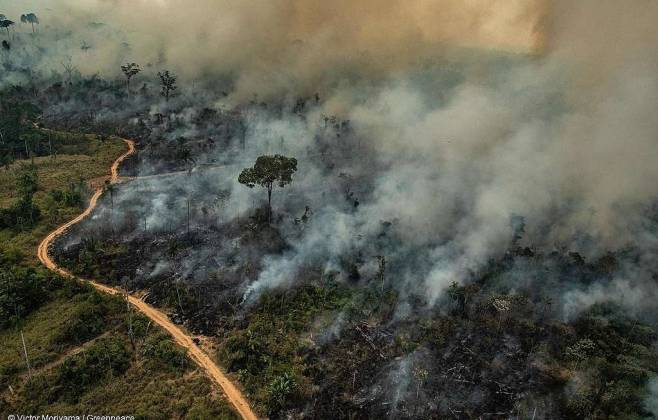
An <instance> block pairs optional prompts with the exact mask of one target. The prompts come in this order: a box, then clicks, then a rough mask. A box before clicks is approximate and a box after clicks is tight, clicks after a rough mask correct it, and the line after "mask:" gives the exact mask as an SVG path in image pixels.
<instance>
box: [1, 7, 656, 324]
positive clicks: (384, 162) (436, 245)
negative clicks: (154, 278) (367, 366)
mask: <svg viewBox="0 0 658 420" xmlns="http://www.w3.org/2000/svg"><path fill="white" fill-rule="evenodd" d="M37 6H38V7H37ZM3 7H7V6H5V5H3ZM9 7H10V9H9V11H8V12H7V14H9V13H10V12H12V11H13V9H15V8H16V6H15V5H10V6H9ZM21 7H23V6H21ZM25 7H27V6H25ZM3 10H4V8H3ZM34 11H35V12H37V14H41V15H42V16H43V18H42V21H43V22H44V24H43V25H42V26H43V28H41V31H42V33H45V32H46V31H47V30H48V29H47V27H48V25H50V27H51V28H62V27H66V28H72V34H70V36H68V37H66V38H65V39H64V40H63V41H62V42H61V43H53V44H49V47H48V49H47V56H48V57H50V58H49V59H47V60H45V61H44V63H43V65H44V69H45V68H48V66H52V68H58V69H59V70H60V71H61V68H60V67H61V65H60V63H59V62H58V61H57V60H61V58H57V59H55V58H54V57H59V56H61V54H62V51H65V50H68V49H71V52H70V53H69V55H70V56H71V60H72V62H74V63H75V65H76V66H77V68H78V70H80V72H82V73H83V74H90V73H94V72H97V71H98V72H100V73H101V74H104V75H113V74H117V73H118V66H119V64H120V63H122V62H125V61H139V62H140V63H143V65H144V66H145V67H146V69H147V70H148V71H150V72H153V71H156V70H159V69H161V68H165V67H166V68H171V69H173V70H174V71H175V72H177V73H179V74H180V75H181V76H182V77H181V80H182V81H185V82H186V83H188V85H189V84H191V83H193V82H196V81H199V84H200V85H203V84H204V83H205V84H210V83H214V82H216V81H217V82H218V83H219V82H221V83H219V84H221V85H222V86H226V90H227V91H228V93H229V96H228V97H226V98H223V97H222V98H214V99H206V98H202V99H198V97H195V96H194V95H192V94H190V95H189V97H187V98H179V101H180V103H181V104H183V103H184V101H188V103H187V104H186V105H184V106H185V107H186V108H185V109H183V110H180V109H179V110H177V111H173V110H172V111H171V115H169V117H170V118H175V119H178V120H180V121H182V123H181V125H182V127H183V128H181V130H180V131H176V132H175V133H172V134H169V135H167V136H168V137H167V138H168V140H174V138H175V137H176V136H179V135H186V136H190V137H194V136H199V137H200V136H201V135H202V133H203V135H206V134H209V133H208V132H206V131H203V130H199V129H198V128H197V127H194V126H193V124H191V123H189V120H190V118H189V115H192V114H194V112H195V111H194V106H195V104H194V100H197V101H199V102H204V103H203V104H201V103H199V104H197V105H198V106H199V107H201V106H205V105H212V106H215V107H217V108H221V109H226V108H228V107H230V106H232V105H235V104H241V103H245V102H246V101H247V100H249V99H252V98H253V96H254V95H255V94H257V95H258V98H259V100H268V99H271V98H278V99H279V100H281V97H283V98H284V100H285V98H286V97H288V98H289V99H290V100H291V101H292V98H294V97H296V96H298V95H310V94H313V93H315V92H316V91H317V92H320V93H321V96H322V101H321V102H320V103H319V104H317V105H316V106H313V107H311V108H310V109H309V110H308V111H307V114H306V115H305V118H304V119H300V118H299V117H298V116H297V115H294V114H290V113H284V114H281V113H277V112H272V111H271V110H258V109H256V110H253V111H251V112H250V113H249V114H248V115H247V116H246V118H245V121H246V126H247V128H246V133H247V134H246V136H247V139H246V147H245V149H244V150H241V149H239V148H236V150H229V151H227V150H222V151H221V152H220V153H219V156H213V158H215V159H220V160H221V159H226V157H227V156H228V155H230V156H239V159H238V160H239V162H244V164H243V165H242V166H243V167H244V166H249V163H248V162H249V161H252V160H253V159H255V157H257V156H258V155H259V154H263V153H275V152H276V153H278V152H283V153H285V154H289V155H291V156H295V157H297V158H298V159H299V160H300V170H299V173H298V174H296V176H295V182H294V184H293V185H292V186H291V187H289V188H288V190H289V194H288V193H285V195H284V194H281V195H279V196H276V195H275V204H276V206H277V207H278V208H279V209H280V210H281V211H282V212H286V213H288V214H293V213H294V214H298V213H300V212H302V211H303V209H304V206H305V205H309V206H310V207H311V208H312V209H313V210H314V215H313V217H312V220H311V222H310V224H309V226H308V227H307V228H306V229H305V230H304V231H303V233H302V234H299V232H298V230H297V228H296V227H294V225H293V224H292V223H289V224H283V225H282V226H281V230H282V234H283V235H284V237H285V238H287V239H290V241H291V247H290V249H288V250H287V251H286V252H285V253H284V254H282V255H275V256H272V257H268V258H267V260H266V263H265V264H264V266H265V267H266V268H265V269H264V270H263V271H262V272H261V273H260V275H259V277H258V279H256V280H255V281H254V282H253V283H251V284H249V285H248V286H247V287H246V290H247V292H246V293H245V297H246V298H248V297H249V296H251V294H252V293H254V292H257V291H259V290H264V289H267V288H271V287H277V286H280V285H287V284H289V283H290V282H291V281H292V279H293V277H294V273H295V271H296V270H297V269H299V267H300V266H302V265H305V264H313V263H316V264H325V265H326V270H327V271H329V270H331V269H333V268H335V267H336V266H337V264H338V263H337V261H338V260H339V259H340V257H341V256H343V255H345V254H346V253H350V252H352V251H353V250H354V249H367V252H368V254H367V258H366V259H372V257H373V256H374V255H378V254H379V253H384V254H385V255H387V256H388V258H389V260H390V264H389V266H390V267H391V268H390V269H391V270H392V274H391V276H392V277H394V278H395V281H396V282H398V283H399V284H405V285H410V286H411V289H414V290H423V294H425V295H426V296H428V297H429V300H430V301H435V300H437V299H440V297H441V295H442V293H443V292H444V291H445V289H446V287H447V286H448V285H450V284H451V283H452V282H453V281H457V282H463V281H467V279H468V278H469V276H470V275H471V273H473V272H474V271H477V270H478V269H479V268H480V267H481V266H482V265H484V264H485V263H486V262H487V261H488V260H489V259H491V258H497V257H500V256H501V255H502V254H504V253H505V251H506V250H507V249H508V247H509V246H510V244H511V242H512V233H511V229H510V218H511V217H512V216H514V215H521V216H523V217H524V218H525V235H524V236H523V238H522V244H523V245H529V246H534V247H537V248H538V249H542V250H548V251H550V250H552V249H555V248H559V247H563V248H566V249H569V250H577V251H578V252H580V253H582V254H583V255H586V256H588V257H590V256H591V257H596V256H600V255H602V254H603V253H605V252H607V251H609V250H619V249H622V248H625V247H629V246H631V247H638V248H640V249H642V250H644V253H645V255H643V256H642V258H640V259H639V261H640V262H641V264H640V265H639V267H637V268H636V270H638V271H639V274H638V273H637V272H636V273H634V274H632V275H629V276H627V273H628V272H627V271H625V272H623V273H620V274H619V276H620V278H616V279H613V280H610V283H609V284H602V285H599V286H596V287H592V288H590V289H589V290H584V291H583V290H577V291H568V292H566V298H567V303H565V305H564V306H565V309H564V312H565V316H566V317H569V316H571V314H572V312H573V309H572V306H571V304H570V303H569V302H575V304H574V305H575V306H577V307H582V306H587V305H590V304H591V303H592V302H596V301H599V300H601V299H604V298H605V296H606V294H608V292H607V291H608V290H618V289H619V288H624V289H629V290H635V291H637V292H634V293H631V294H629V296H631V298H630V299H628V306H636V304H637V301H638V300H642V299H644V300H643V302H644V303H643V305H645V306H647V305H650V303H649V302H647V301H646V297H647V296H652V293H650V292H649V293H647V290H649V291H654V293H655V283H651V281H652V280H651V278H652V276H651V273H652V272H655V269H656V267H655V263H654V262H653V259H652V258H651V256H652V255H653V256H655V254H654V252H655V249H656V233H655V226H653V225H652V224H651V222H650V221H648V219H647V217H646V215H647V212H648V211H649V210H650V208H651V206H652V205H653V204H654V202H655V199H656V197H658V184H656V182H655V180H656V179H658V165H656V164H655V162H656V161H657V158H658V147H657V141H658V140H657V138H656V133H658V120H657V119H656V118H655V117H654V116H653V112H654V110H655V109H656V105H658V76H657V74H656V72H655V68H656V67H657V65H658V52H657V51H656V49H655V45H657V44H658V30H656V28H655V24H654V23H655V22H656V21H658V4H656V3H655V2H652V1H641V0H638V1H636V2H633V3H632V5H630V6H629V5H628V4H625V5H622V4H620V3H619V2H615V1H612V0H603V1H594V0H584V1H579V2H576V3H574V2H572V1H562V0H556V1H550V2H540V1H536V2H522V1H505V2H503V1H495V0H472V1H468V2H463V1H461V2H458V1H447V0H445V1H440V2H432V1H420V0H419V1H412V2H402V1H391V2H386V3H385V4H382V3H381V2H376V1H359V2H347V1H344V2H343V1H338V2H331V3H327V2H321V1H315V0H312V1H292V0H290V1H282V2H265V1H256V2H234V1H228V0H227V1H222V2H217V1H196V2H193V3H191V2H190V4H186V5H184V6H181V5H180V4H179V3H174V2H173V1H166V0H163V1H140V2H122V1H114V2H105V1H86V2H79V1H76V2H73V1H66V0H61V1H51V2H48V3H47V6H44V3H41V2H40V3H39V5H34ZM16 12H18V11H16ZM92 22H95V23H94V24H90V23H92ZM100 23H102V24H100ZM42 36H43V35H42ZM83 41H86V42H88V43H89V44H90V45H92V47H93V48H92V49H91V50H90V51H87V52H84V51H81V50H80V48H79V47H78V46H79V44H80V43H81V42H83ZM535 52H541V54H540V55H539V54H537V55H535V54H528V53H535ZM523 53H525V54H523ZM501 57H502V58H501ZM198 89H201V88H198ZM188 92H195V93H196V92H197V91H195V90H193V88H190V87H188ZM208 97H209V98H212V95H208ZM208 102H210V103H208ZM174 107H175V105H172V106H169V108H171V109H173V108H174ZM169 108H168V107H167V106H164V105H162V106H159V107H154V112H155V111H157V112H164V113H165V114H167V113H168V112H169V111H168V110H169ZM323 115H325V116H326V115H337V116H338V117H339V118H341V119H344V120H349V121H350V132H349V134H346V135H345V136H344V137H342V138H341V140H340V141H341V142H344V144H343V145H342V146H340V147H343V146H344V149H345V150H347V152H345V153H344V155H341V156H340V159H339V160H338V164H337V167H335V168H334V170H333V171H331V172H329V171H327V170H326V168H324V167H323V166H322V164H321V162H319V161H318V160H314V159H312V158H308V159H306V158H305V156H313V155H316V154H317V153H318V152H320V150H318V145H317V142H316V139H317V138H318V137H322V138H326V137H327V136H329V135H332V133H328V132H327V131H326V129H325V124H323V119H322V117H323ZM282 138H283V139H284V141H283V142H280V139H282ZM338 143H339V140H336V144H337V147H338ZM240 169H241V166H240V165H237V166H236V167H235V169H234V172H232V173H231V172H229V173H228V174H227V177H226V179H229V180H234V179H235V178H236V176H237V173H238V172H239V170H240ZM340 174H345V175H346V177H342V178H341V177H339V175H340ZM350 179H351V180H352V181H346V180H350ZM193 185H195V184H192V186H193ZM203 185H204V184H203V183H200V184H199V185H198V188H199V189H203V188H204V187H203ZM224 187H225V188H227V189H229V190H231V192H232V193H231V197H230V199H229V201H228V203H227V207H226V210H225V211H226V214H240V213H241V212H244V211H245V209H248V208H249V207H250V205H251V204H253V202H254V196H255V197H260V196H258V195H256V194H257V192H251V191H248V190H246V189H245V188H244V187H242V186H240V185H237V184H236V183H235V182H233V183H232V184H231V183H228V184H227V185H225V186H224ZM347 187H349V188H350V189H352V190H353V191H354V192H355V194H356V196H358V197H359V199H360V206H359V208H358V210H354V209H353V207H351V206H350V205H348V204H347V203H346V201H345V200H344V199H343V197H342V194H343V191H344V190H345V188H347ZM257 199H258V198H257ZM165 201H166V196H164V197H163V196H159V197H158V198H157V199H155V200H154V201H153V202H152V203H150V205H149V206H148V208H152V209H156V211H155V212H153V213H152V215H151V217H152V219H153V220H149V221H148V223H149V225H153V226H157V225H158V223H159V222H161V221H162V220H166V217H165V216H164V215H163V216H162V218H161V219H160V218H158V217H156V215H158V214H161V213H164V212H165V210H166V206H164V205H163V204H162V203H164V202H165ZM181 217H182V216H181ZM383 223H390V228H387V229H388V230H387V234H386V235H385V236H386V239H385V240H380V241H375V240H373V238H380V237H381V235H382V229H383V228H382V226H383ZM293 238H294V241H293ZM204 255H205V254H204ZM367 264H369V262H368V263H364V264H363V265H364V271H365V272H367V271H368V269H367ZM370 271H372V270H370ZM628 282H631V283H630V284H629V283H628ZM634 282H635V283H634ZM640 306H641V307H642V305H640Z"/></svg>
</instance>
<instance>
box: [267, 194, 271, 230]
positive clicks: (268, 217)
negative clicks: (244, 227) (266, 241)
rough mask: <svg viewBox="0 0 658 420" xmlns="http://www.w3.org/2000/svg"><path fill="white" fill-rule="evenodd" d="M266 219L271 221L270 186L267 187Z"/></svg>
mask: <svg viewBox="0 0 658 420" xmlns="http://www.w3.org/2000/svg"><path fill="white" fill-rule="evenodd" d="M267 220H268V223H270V224H271V223H272V186H271V185H270V186H269V187H267Z"/></svg>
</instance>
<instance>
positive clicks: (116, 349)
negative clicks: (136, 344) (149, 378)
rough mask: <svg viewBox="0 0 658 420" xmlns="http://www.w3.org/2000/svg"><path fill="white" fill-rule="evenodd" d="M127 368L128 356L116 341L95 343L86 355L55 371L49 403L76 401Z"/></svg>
mask: <svg viewBox="0 0 658 420" xmlns="http://www.w3.org/2000/svg"><path fill="white" fill-rule="evenodd" d="M129 366H130V353H129V351H128V349H126V347H125V345H124V343H123V341H122V340H120V339H119V338H106V339H101V340H98V342H97V343H94V344H93V345H92V346H91V347H90V348H89V349H88V350H87V351H84V352H82V353H80V354H78V355H75V356H73V357H70V358H68V359H66V360H65V361H64V363H62V364H61V365H60V366H59V368H58V369H57V373H56V375H55V378H54V380H53V383H52V384H51V387H50V398H49V400H50V401H53V400H54V399H60V398H61V399H64V400H66V401H68V402H76V401H77V399H78V398H79V397H80V396H81V395H83V394H84V393H85V392H86V391H88V390H89V389H90V388H92V387H93V386H95V385H97V384H98V383H100V382H102V381H103V380H104V379H107V378H112V377H114V376H118V375H121V374H122V373H123V372H125V371H126V369H128V367H129Z"/></svg>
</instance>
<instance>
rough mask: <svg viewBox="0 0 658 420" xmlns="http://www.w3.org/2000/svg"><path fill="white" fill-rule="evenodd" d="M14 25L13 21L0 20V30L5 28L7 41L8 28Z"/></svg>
mask: <svg viewBox="0 0 658 420" xmlns="http://www.w3.org/2000/svg"><path fill="white" fill-rule="evenodd" d="M13 24H14V21H12V20H9V19H1V20H0V28H5V29H6V30H7V39H9V27H10V26H12V25H13Z"/></svg>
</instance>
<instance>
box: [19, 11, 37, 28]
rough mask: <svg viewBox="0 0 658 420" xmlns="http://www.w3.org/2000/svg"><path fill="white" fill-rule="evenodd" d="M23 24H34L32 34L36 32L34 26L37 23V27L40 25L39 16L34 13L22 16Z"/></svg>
mask: <svg viewBox="0 0 658 420" xmlns="http://www.w3.org/2000/svg"><path fill="white" fill-rule="evenodd" d="M21 22H22V23H30V24H32V33H34V32H35V30H34V24H35V23H36V24H37V25H38V24H39V18H38V17H37V15H35V14H34V13H27V14H25V15H21Z"/></svg>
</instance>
